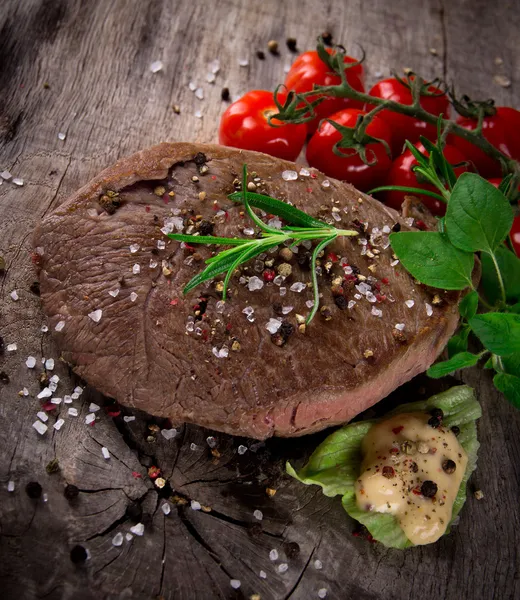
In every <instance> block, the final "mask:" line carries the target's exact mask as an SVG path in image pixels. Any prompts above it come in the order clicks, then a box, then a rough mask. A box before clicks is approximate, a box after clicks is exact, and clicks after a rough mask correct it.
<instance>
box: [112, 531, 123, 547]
mask: <svg viewBox="0 0 520 600" xmlns="http://www.w3.org/2000/svg"><path fill="white" fill-rule="evenodd" d="M123 539H124V538H123V534H122V533H121V532H119V533H116V535H115V536H114V537H113V538H112V546H121V545H122V544H123Z"/></svg>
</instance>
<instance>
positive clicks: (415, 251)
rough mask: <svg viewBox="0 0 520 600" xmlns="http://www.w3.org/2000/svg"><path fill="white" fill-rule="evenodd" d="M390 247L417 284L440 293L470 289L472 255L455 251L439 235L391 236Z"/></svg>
mask: <svg viewBox="0 0 520 600" xmlns="http://www.w3.org/2000/svg"><path fill="white" fill-rule="evenodd" d="M390 243H391V244H392V249H393V251H394V252H395V254H396V256H397V257H398V258H399V260H400V261H401V263H402V264H403V266H404V268H405V269H406V270H407V271H408V272H409V273H410V274H411V275H412V276H413V277H415V279H417V280H418V281H420V282H421V283H424V284H426V285H430V286H432V287H436V288H441V289H444V290H463V289H464V288H466V287H467V286H468V285H471V272H472V270H473V263H474V261H475V258H474V256H473V254H470V253H468V252H462V251H461V250H458V249H457V248H455V247H454V246H452V245H451V244H450V243H449V241H448V240H447V239H446V237H445V236H444V235H442V234H441V233H438V232H436V231H403V232H399V233H392V234H390Z"/></svg>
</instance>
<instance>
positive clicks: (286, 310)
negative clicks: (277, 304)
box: [282, 306, 294, 315]
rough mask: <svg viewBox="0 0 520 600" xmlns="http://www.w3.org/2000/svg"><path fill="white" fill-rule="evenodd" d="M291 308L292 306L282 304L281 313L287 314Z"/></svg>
mask: <svg viewBox="0 0 520 600" xmlns="http://www.w3.org/2000/svg"><path fill="white" fill-rule="evenodd" d="M293 308H294V306H282V315H288V314H289V313H290V312H291V311H292V310H293Z"/></svg>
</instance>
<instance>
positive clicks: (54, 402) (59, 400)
mask: <svg viewBox="0 0 520 600" xmlns="http://www.w3.org/2000/svg"><path fill="white" fill-rule="evenodd" d="M51 402H52V404H61V403H62V402H63V398H52V400H51Z"/></svg>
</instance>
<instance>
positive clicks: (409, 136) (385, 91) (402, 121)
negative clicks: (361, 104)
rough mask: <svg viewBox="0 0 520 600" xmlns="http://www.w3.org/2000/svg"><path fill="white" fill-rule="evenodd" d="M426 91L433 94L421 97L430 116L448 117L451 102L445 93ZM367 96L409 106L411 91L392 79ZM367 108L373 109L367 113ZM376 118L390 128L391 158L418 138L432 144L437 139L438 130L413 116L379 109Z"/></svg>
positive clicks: (422, 104)
mask: <svg viewBox="0 0 520 600" xmlns="http://www.w3.org/2000/svg"><path fill="white" fill-rule="evenodd" d="M428 91H429V92H431V93H434V94H436V95H435V96H422V98H421V106H422V107H423V108H424V109H425V110H427V111H428V112H429V113H431V114H433V115H440V114H441V113H442V114H443V115H444V117H445V118H447V117H448V115H449V107H450V103H449V101H448V98H447V97H446V94H444V93H443V92H442V90H440V89H439V88H436V87H435V86H433V85H431V86H430V87H429V88H428ZM368 93H369V94H370V95H371V96H375V97H376V98H383V99H385V100H394V101H395V102H400V103H401V104H412V93H411V91H410V90H409V88H408V87H406V85H404V84H403V83H401V82H400V81H399V80H398V79H395V78H394V77H391V78H389V79H383V81H379V82H378V83H376V84H375V86H374V87H373V88H372V89H371V90H370V92H368ZM369 108H373V107H367V110H368V109H369ZM379 116H380V117H381V118H382V119H384V120H385V121H386V122H387V123H388V125H390V128H391V130H392V136H393V138H392V153H393V155H394V156H399V154H401V152H402V151H403V146H404V142H405V140H409V141H410V142H411V143H412V144H415V142H418V141H419V137H420V136H421V135H423V136H424V137H425V138H427V139H429V140H432V141H435V140H436V139H437V127H436V126H435V125H430V124H429V123H425V122H424V121H419V120H418V119H414V118H413V117H408V116H406V115H401V114H399V113H395V112H392V111H390V110H382V111H381V112H380V113H379Z"/></svg>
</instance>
